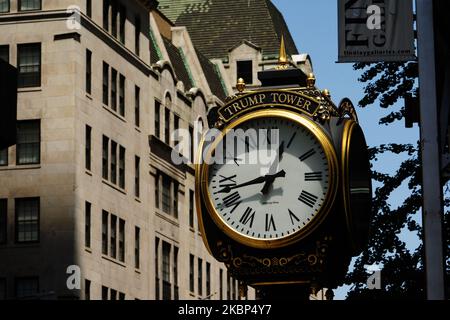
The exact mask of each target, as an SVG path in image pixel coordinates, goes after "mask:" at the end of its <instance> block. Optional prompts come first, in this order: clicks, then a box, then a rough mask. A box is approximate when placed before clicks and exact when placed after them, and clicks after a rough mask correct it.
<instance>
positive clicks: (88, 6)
mask: <svg viewBox="0 0 450 320" xmlns="http://www.w3.org/2000/svg"><path fill="white" fill-rule="evenodd" d="M86 15H87V16H88V17H89V18H92V0H86Z"/></svg>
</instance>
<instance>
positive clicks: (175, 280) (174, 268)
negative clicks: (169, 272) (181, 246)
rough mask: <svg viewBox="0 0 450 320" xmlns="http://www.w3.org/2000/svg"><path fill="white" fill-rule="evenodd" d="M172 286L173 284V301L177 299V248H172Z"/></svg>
mask: <svg viewBox="0 0 450 320" xmlns="http://www.w3.org/2000/svg"><path fill="white" fill-rule="evenodd" d="M173 284H174V297H173V298H174V300H178V299H179V289H178V248H177V247H175V246H174V247H173Z"/></svg>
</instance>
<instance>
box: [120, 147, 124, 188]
mask: <svg viewBox="0 0 450 320" xmlns="http://www.w3.org/2000/svg"><path fill="white" fill-rule="evenodd" d="M119 187H120V188H122V189H125V148H124V147H122V146H120V148H119Z"/></svg>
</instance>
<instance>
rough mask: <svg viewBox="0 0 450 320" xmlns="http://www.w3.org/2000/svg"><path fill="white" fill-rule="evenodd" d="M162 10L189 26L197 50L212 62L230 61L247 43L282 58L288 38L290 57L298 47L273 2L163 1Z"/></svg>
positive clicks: (168, 15)
mask: <svg viewBox="0 0 450 320" xmlns="http://www.w3.org/2000/svg"><path fill="white" fill-rule="evenodd" d="M159 3H160V5H159V9H160V11H161V12H163V13H164V14H165V15H166V16H167V17H168V18H169V19H171V20H172V22H174V23H175V24H176V25H178V26H186V27H187V29H188V32H189V35H190V37H191V39H192V42H193V43H194V45H195V47H196V48H197V49H199V51H201V52H202V53H203V54H204V55H205V56H206V57H207V58H208V59H214V58H217V59H226V58H227V56H228V51H229V50H230V49H232V48H234V47H236V46H237V45H239V44H240V43H242V41H243V40H247V41H249V42H251V43H253V44H255V45H256V46H257V47H259V48H261V50H262V53H263V56H265V57H267V56H272V57H278V54H279V48H280V41H281V37H282V36H284V39H285V43H286V51H287V53H288V54H290V55H293V54H298V50H297V47H296V46H295V43H294V40H293V39H292V36H291V33H290V32H289V29H288V27H287V25H286V22H285V20H284V18H283V16H282V14H281V13H280V11H279V10H278V9H277V8H276V7H275V6H274V5H273V3H272V2H271V1H270V0H233V1H230V0H160V1H159Z"/></svg>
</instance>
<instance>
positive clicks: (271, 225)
mask: <svg viewBox="0 0 450 320" xmlns="http://www.w3.org/2000/svg"><path fill="white" fill-rule="evenodd" d="M271 228H273V231H277V228H276V227H275V220H273V215H272V214H271V215H270V218H269V214H266V232H269V231H270V229H271Z"/></svg>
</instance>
